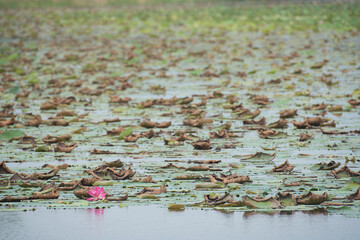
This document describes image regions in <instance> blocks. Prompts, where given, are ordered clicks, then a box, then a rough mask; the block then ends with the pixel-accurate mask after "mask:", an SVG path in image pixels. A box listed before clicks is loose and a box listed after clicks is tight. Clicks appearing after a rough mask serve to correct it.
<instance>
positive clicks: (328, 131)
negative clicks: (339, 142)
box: [321, 129, 351, 135]
mask: <svg viewBox="0 0 360 240" xmlns="http://www.w3.org/2000/svg"><path fill="white" fill-rule="evenodd" d="M321 132H322V133H323V134H327V135H332V134H348V133H349V132H345V131H338V130H325V129H321ZM350 132H351V131H350Z"/></svg>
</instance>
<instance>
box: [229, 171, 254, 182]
mask: <svg viewBox="0 0 360 240" xmlns="http://www.w3.org/2000/svg"><path fill="white" fill-rule="evenodd" d="M222 180H223V183H225V184H228V183H239V184H242V183H245V182H252V181H251V180H250V177H249V176H245V175H243V176H238V175H237V174H236V173H235V174H233V175H230V176H226V177H224V178H222Z"/></svg>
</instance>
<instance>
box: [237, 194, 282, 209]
mask: <svg viewBox="0 0 360 240" xmlns="http://www.w3.org/2000/svg"><path fill="white" fill-rule="evenodd" d="M242 201H243V202H244V204H245V205H246V206H247V207H250V208H271V209H279V208H281V204H280V202H279V201H278V200H276V199H275V198H273V197H269V198H261V199H259V198H252V197H249V196H247V195H246V196H243V197H242Z"/></svg>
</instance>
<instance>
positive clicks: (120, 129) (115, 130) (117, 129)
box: [106, 127, 125, 136]
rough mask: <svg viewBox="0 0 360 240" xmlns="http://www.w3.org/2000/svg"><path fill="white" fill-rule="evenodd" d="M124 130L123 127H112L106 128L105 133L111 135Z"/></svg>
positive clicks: (118, 133)
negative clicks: (110, 128)
mask: <svg viewBox="0 0 360 240" xmlns="http://www.w3.org/2000/svg"><path fill="white" fill-rule="evenodd" d="M124 130H125V128H123V127H118V128H114V129H112V130H107V131H106V135H111V136H115V135H120V134H121V133H122V132H123V131H124Z"/></svg>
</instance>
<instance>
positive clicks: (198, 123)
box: [183, 119, 203, 128]
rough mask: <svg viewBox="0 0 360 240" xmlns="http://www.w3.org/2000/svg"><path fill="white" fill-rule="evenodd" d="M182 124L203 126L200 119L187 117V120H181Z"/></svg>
mask: <svg viewBox="0 0 360 240" xmlns="http://www.w3.org/2000/svg"><path fill="white" fill-rule="evenodd" d="M183 124H184V125H185V126H190V127H197V128H202V126H203V122H202V121H201V119H193V120H191V119H187V120H183Z"/></svg>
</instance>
